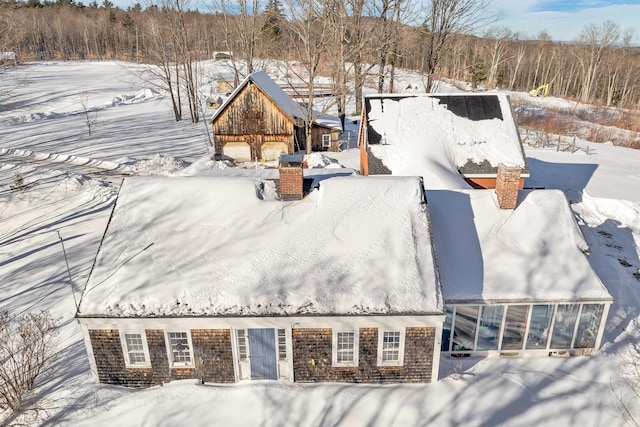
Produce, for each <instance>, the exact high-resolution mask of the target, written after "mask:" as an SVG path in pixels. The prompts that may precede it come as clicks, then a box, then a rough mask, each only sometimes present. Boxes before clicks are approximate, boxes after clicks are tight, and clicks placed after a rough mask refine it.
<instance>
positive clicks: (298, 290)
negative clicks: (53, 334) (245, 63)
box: [78, 157, 444, 387]
mask: <svg viewBox="0 0 640 427" xmlns="http://www.w3.org/2000/svg"><path fill="white" fill-rule="evenodd" d="M323 178H324V179H323V180H322V181H321V182H320V184H319V186H318V188H315V189H311V190H305V189H304V188H303V187H304V186H303V183H302V179H303V169H302V164H301V161H300V160H299V159H296V158H295V157H288V158H285V159H284V162H283V164H282V166H281V168H280V176H279V179H278V181H277V182H274V181H272V180H268V179H261V178H246V177H234V178H223V177H172V178H166V177H163V178H159V177H133V178H127V179H126V180H125V181H124V183H123V185H122V188H121V190H120V193H119V196H118V199H117V203H116V205H115V207H114V210H113V213H112V216H111V218H110V220H109V224H108V226H107V230H106V232H105V234H104V237H103V240H102V243H101V245H100V249H99V251H98V254H97V256H96V260H95V262H94V266H93V268H92V271H91V273H90V277H89V279H88V283H87V285H86V289H85V292H84V294H83V297H82V300H81V303H80V307H79V311H78V319H79V322H80V324H81V326H82V330H83V333H84V336H85V343H86V347H87V350H88V353H89V358H90V361H91V366H92V371H93V373H94V375H95V377H96V378H97V379H98V380H99V381H100V382H103V383H109V384H121V385H128V386H136V387H141V386H150V385H153V384H161V383H162V382H165V381H170V380H172V379H180V378H197V379H201V380H203V381H207V382H236V381H239V380H244V379H285V380H290V381H297V382H317V381H342V382H363V383H387V382H431V381H436V380H437V378H438V365H439V357H440V356H439V355H440V337H441V336H442V324H443V321H444V305H443V298H442V290H441V286H440V281H439V278H438V277H439V276H438V272H437V266H436V262H435V253H434V251H433V248H432V238H431V229H430V223H429V218H428V210H427V205H426V200H425V197H424V188H423V185H422V181H421V179H420V178H417V177H390V176H387V177H370V178H366V177H358V176H349V177H331V178H327V177H326V176H325V177H323Z"/></svg>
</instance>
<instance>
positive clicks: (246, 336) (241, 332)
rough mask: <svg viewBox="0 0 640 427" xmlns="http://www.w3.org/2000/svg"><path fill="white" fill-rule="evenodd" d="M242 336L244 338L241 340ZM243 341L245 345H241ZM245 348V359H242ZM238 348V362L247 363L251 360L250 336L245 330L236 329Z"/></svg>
mask: <svg viewBox="0 0 640 427" xmlns="http://www.w3.org/2000/svg"><path fill="white" fill-rule="evenodd" d="M240 335H242V338H240ZM241 340H243V341H244V343H240V341H241ZM243 346H244V357H242V353H243V352H242V348H241V347H243ZM236 348H237V349H238V361H240V362H246V361H248V360H249V334H248V333H247V330H246V329H244V328H240V329H236Z"/></svg>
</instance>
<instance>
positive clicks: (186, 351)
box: [167, 332, 193, 367]
mask: <svg viewBox="0 0 640 427" xmlns="http://www.w3.org/2000/svg"><path fill="white" fill-rule="evenodd" d="M167 343H168V347H169V348H168V349H169V356H170V361H171V366H176V367H181V366H191V365H192V364H193V352H192V350H191V349H192V345H191V336H190V335H189V333H188V332H167Z"/></svg>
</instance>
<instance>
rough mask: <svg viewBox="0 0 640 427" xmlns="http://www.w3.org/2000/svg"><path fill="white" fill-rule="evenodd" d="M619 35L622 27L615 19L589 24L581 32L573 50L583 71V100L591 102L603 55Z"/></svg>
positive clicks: (581, 96)
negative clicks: (600, 23) (599, 23)
mask: <svg viewBox="0 0 640 427" xmlns="http://www.w3.org/2000/svg"><path fill="white" fill-rule="evenodd" d="M619 37H620V27H618V25H617V24H615V23H614V22H613V21H605V22H603V23H602V25H595V24H591V25H587V26H586V27H585V28H584V29H583V30H582V32H581V33H580V36H579V37H578V40H577V43H575V44H574V45H573V49H572V50H573V54H574V55H575V57H576V59H577V60H578V62H579V63H580V68H581V71H582V84H581V88H580V101H581V102H589V101H591V100H592V99H593V95H594V89H595V86H596V79H597V75H598V73H599V72H600V66H601V65H602V57H603V55H604V53H605V51H606V50H607V49H608V48H609V47H610V46H611V45H613V44H614V43H616V42H617V41H618V38H619Z"/></svg>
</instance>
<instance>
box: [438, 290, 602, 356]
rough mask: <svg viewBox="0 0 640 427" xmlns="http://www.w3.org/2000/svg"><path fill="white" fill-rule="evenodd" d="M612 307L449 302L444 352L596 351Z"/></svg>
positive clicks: (525, 353) (526, 353)
mask: <svg viewBox="0 0 640 427" xmlns="http://www.w3.org/2000/svg"><path fill="white" fill-rule="evenodd" d="M608 310H609V303H608V302H603V301H590V302H573V303H549V302H546V303H531V304H523V303H502V304H456V305H449V306H447V309H446V319H445V323H444V326H443V334H442V347H441V350H442V352H443V353H445V354H448V355H451V356H458V357H464V356H472V355H499V356H536V355H537V356H543V355H549V356H553V355H566V356H569V355H590V354H592V353H593V352H594V351H595V350H596V349H597V348H598V347H599V346H600V341H601V340H602V334H603V331H604V328H603V326H604V322H603V319H606V317H607V313H608Z"/></svg>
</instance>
